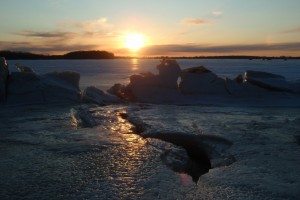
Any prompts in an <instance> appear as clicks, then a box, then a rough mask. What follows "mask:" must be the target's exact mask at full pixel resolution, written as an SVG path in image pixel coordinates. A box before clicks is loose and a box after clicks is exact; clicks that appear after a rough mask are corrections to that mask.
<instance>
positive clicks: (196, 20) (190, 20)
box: [181, 18, 211, 25]
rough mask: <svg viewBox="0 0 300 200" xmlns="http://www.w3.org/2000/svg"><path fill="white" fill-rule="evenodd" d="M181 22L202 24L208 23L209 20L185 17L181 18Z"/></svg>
mask: <svg viewBox="0 0 300 200" xmlns="http://www.w3.org/2000/svg"><path fill="white" fill-rule="evenodd" d="M181 23H183V24H188V25H204V24H210V23H211V21H209V20H206V19H200V18H187V19H183V20H181Z"/></svg>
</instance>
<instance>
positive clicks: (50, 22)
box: [0, 0, 300, 56]
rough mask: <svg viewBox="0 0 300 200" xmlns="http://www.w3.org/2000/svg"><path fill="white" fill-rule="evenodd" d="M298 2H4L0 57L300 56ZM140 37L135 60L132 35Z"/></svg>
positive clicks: (1, 11) (110, 0)
mask: <svg viewBox="0 0 300 200" xmlns="http://www.w3.org/2000/svg"><path fill="white" fill-rule="evenodd" d="M299 8H300V1H298V0H285V1H283V0H272V1H271V0H252V1H242V0H215V1H203V0H190V1H182V0H181V1H179V0H151V1H142V0H139V1H138V0H109V1H99V0H26V1H25V0H6V1H2V2H1V6H0V19H1V21H2V22H1V25H0V49H2V50H21V51H31V52H36V53H45V54H54V53H57V54H62V53H65V52H68V51H74V50H92V49H98V50H108V51H111V52H114V53H115V54H116V55H141V56H152V55H185V56H195V55H275V56H278V55H292V56H300V20H299V19H300V12H299ZM133 33H138V34H142V35H143V38H144V46H143V47H142V48H141V49H139V50H138V51H135V52H132V50H130V49H128V48H127V47H126V46H124V43H125V41H124V40H125V38H126V35H130V34H133Z"/></svg>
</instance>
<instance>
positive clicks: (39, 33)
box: [15, 31, 77, 38]
mask: <svg viewBox="0 0 300 200" xmlns="http://www.w3.org/2000/svg"><path fill="white" fill-rule="evenodd" d="M15 34H17V35H21V36H25V37H40V38H72V37H74V36H76V35H77V34H75V33H73V32H61V31H46V32H43V31H22V32H19V33H15Z"/></svg>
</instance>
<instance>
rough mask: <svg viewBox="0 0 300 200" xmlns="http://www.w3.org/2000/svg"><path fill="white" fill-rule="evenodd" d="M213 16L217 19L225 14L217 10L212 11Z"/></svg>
mask: <svg viewBox="0 0 300 200" xmlns="http://www.w3.org/2000/svg"><path fill="white" fill-rule="evenodd" d="M211 14H212V15H213V16H215V17H219V16H221V15H223V12H221V11H217V10H215V11H212V13H211Z"/></svg>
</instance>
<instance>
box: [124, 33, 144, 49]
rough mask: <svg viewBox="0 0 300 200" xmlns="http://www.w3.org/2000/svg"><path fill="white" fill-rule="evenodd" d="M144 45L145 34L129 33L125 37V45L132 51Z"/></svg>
mask: <svg viewBox="0 0 300 200" xmlns="http://www.w3.org/2000/svg"><path fill="white" fill-rule="evenodd" d="M144 45H145V40H144V36H143V35H142V34H140V33H129V34H126V35H125V37H124V46H125V47H126V48H127V49H129V50H131V51H134V52H136V51H138V50H139V49H140V48H142V47H143V46H144Z"/></svg>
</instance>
